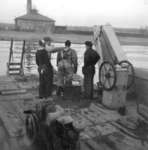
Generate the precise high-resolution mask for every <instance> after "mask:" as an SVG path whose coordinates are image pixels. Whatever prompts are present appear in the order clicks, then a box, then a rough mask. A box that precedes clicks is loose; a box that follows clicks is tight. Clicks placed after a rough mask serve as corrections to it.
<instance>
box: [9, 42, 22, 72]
mask: <svg viewBox="0 0 148 150" xmlns="http://www.w3.org/2000/svg"><path fill="white" fill-rule="evenodd" d="M24 53H25V41H13V39H12V40H11V44H10V52H9V60H8V63H7V74H8V75H23V74H24V71H23V60H24Z"/></svg>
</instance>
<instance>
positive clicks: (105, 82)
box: [99, 61, 117, 91]
mask: <svg viewBox="0 0 148 150" xmlns="http://www.w3.org/2000/svg"><path fill="white" fill-rule="evenodd" d="M116 80H117V76H116V70H115V67H114V66H113V64H112V63H111V62H109V61H104V62H103V63H102V64H101V66H100V69H99V81H100V84H101V85H102V87H103V89H104V90H106V91H110V90H112V89H113V88H114V87H115V85H116Z"/></svg>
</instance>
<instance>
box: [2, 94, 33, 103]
mask: <svg viewBox="0 0 148 150" xmlns="http://www.w3.org/2000/svg"><path fill="white" fill-rule="evenodd" d="M30 99H34V96H33V95H32V94H30V93H27V94H20V95H18V94H15V95H0V102H2V101H17V100H30Z"/></svg>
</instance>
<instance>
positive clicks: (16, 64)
mask: <svg viewBox="0 0 148 150" xmlns="http://www.w3.org/2000/svg"><path fill="white" fill-rule="evenodd" d="M20 65H21V63H15V62H11V63H9V66H20Z"/></svg>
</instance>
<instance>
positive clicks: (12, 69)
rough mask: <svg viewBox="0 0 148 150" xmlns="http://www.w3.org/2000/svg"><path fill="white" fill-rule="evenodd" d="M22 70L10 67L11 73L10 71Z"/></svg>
mask: <svg viewBox="0 0 148 150" xmlns="http://www.w3.org/2000/svg"><path fill="white" fill-rule="evenodd" d="M20 69H21V68H10V67H9V72H10V71H20Z"/></svg>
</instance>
